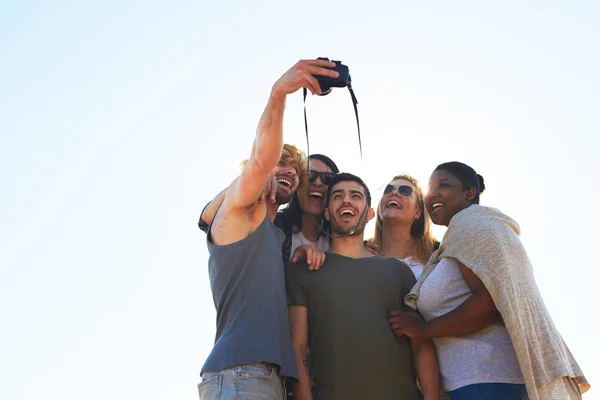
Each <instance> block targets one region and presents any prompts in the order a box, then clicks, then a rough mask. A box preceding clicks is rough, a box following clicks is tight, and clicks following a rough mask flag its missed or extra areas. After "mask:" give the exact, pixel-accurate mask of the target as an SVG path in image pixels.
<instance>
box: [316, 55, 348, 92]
mask: <svg viewBox="0 0 600 400" xmlns="http://www.w3.org/2000/svg"><path fill="white" fill-rule="evenodd" d="M317 60H325V61H331V62H332V63H335V68H333V70H334V71H336V72H337V73H338V74H340V75H339V76H338V77H337V78H330V77H328V76H322V75H315V78H317V81H318V82H319V86H321V94H320V96H325V95H327V94H329V93H330V92H331V88H332V87H346V86H350V87H351V81H352V80H351V79H350V71H349V70H348V67H347V66H345V65H344V64H342V62H341V61H335V60H329V58H327V57H319V58H317Z"/></svg>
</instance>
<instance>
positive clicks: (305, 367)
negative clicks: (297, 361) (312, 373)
mask: <svg viewBox="0 0 600 400" xmlns="http://www.w3.org/2000/svg"><path fill="white" fill-rule="evenodd" d="M302 364H304V370H305V371H306V375H308V360H307V359H306V358H305V359H303V360H302Z"/></svg>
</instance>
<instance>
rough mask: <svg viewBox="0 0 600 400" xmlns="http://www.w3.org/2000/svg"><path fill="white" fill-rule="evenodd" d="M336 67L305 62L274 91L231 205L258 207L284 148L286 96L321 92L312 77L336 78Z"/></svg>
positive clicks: (235, 184)
mask: <svg viewBox="0 0 600 400" xmlns="http://www.w3.org/2000/svg"><path fill="white" fill-rule="evenodd" d="M334 67H335V64H334V63H332V62H329V61H324V60H303V61H299V62H298V63H296V65H294V66H293V67H292V68H290V69H289V70H288V71H287V72H286V73H285V74H283V76H282V77H281V78H279V80H278V81H277V82H275V84H274V85H273V89H272V90H271V95H270V97H269V101H268V103H267V106H266V108H265V111H264V112H263V115H262V117H261V119H260V122H259V124H258V129H257V133H256V138H255V139H254V144H253V145H252V153H251V154H250V158H249V160H248V164H247V165H246V167H245V168H244V170H243V171H242V174H241V175H240V176H239V178H238V179H236V180H235V181H234V182H233V183H232V185H231V186H230V187H229V188H228V189H227V198H228V200H227V201H228V203H229V205H230V206H232V207H237V208H244V207H247V206H249V205H251V204H253V203H255V202H256V201H257V200H258V199H259V197H260V195H261V192H262V191H263V189H264V187H265V184H266V183H267V181H268V179H269V174H270V173H271V170H272V169H273V168H274V167H275V166H276V165H277V163H278V162H279V159H280V157H281V150H282V147H283V112H284V109H285V100H286V96H287V95H288V94H290V93H294V92H295V91H297V90H298V89H300V88H301V87H305V88H307V89H308V90H310V91H311V93H313V94H315V93H316V94H319V93H320V91H321V89H320V87H319V83H318V81H317V80H316V79H315V77H314V76H313V75H324V76H329V77H332V78H336V77H337V76H338V73H337V72H335V71H333V70H332V69H330V68H334Z"/></svg>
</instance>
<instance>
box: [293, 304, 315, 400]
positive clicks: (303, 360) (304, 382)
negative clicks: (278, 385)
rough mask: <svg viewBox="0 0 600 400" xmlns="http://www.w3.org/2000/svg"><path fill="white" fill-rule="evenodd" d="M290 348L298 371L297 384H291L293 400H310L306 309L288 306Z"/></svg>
mask: <svg viewBox="0 0 600 400" xmlns="http://www.w3.org/2000/svg"><path fill="white" fill-rule="evenodd" d="M288 314H289V317H290V329H291V331H292V346H293V348H294V357H295V358H296V369H297V370H298V378H299V379H298V382H296V383H294V384H292V391H293V392H294V400H312V392H311V389H310V376H309V374H308V356H307V351H306V348H307V345H308V309H307V308H306V307H304V306H289V307H288Z"/></svg>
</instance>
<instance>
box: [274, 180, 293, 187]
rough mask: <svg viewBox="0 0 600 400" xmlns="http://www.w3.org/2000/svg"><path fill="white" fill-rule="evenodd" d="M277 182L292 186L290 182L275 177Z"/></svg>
mask: <svg viewBox="0 0 600 400" xmlns="http://www.w3.org/2000/svg"><path fill="white" fill-rule="evenodd" d="M277 183H282V184H284V185H285V186H287V187H292V182H291V181H289V180H287V179H284V178H279V179H277Z"/></svg>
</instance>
